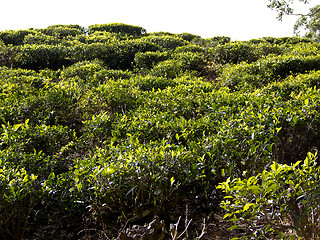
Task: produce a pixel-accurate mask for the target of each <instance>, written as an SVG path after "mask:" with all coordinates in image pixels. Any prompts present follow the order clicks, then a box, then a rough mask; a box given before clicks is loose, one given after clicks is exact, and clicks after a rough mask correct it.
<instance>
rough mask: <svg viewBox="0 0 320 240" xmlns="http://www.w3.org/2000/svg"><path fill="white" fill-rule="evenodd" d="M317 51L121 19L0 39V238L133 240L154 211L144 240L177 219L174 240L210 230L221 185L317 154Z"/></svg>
mask: <svg viewBox="0 0 320 240" xmlns="http://www.w3.org/2000/svg"><path fill="white" fill-rule="evenodd" d="M319 48H320V45H319V44H317V43H314V42H312V41H310V40H308V39H300V38H263V39H254V40H250V41H240V42H239V41H236V42H233V41H230V39H229V38H228V37H215V38H210V39H202V38H201V37H199V36H196V35H193V34H189V33H182V34H172V33H166V32H158V33H147V32H146V30H145V29H143V28H141V27H138V26H130V25H125V24H103V25H98V24H97V25H92V26H89V28H88V29H85V28H83V27H81V26H78V25H55V26H50V27H48V28H45V29H29V30H19V31H3V32H0V83H1V84H0V122H1V129H0V134H1V135H0V182H1V186H0V219H2V220H1V221H0V238H1V239H22V238H29V239H43V238H44V236H46V237H47V238H48V236H49V238H50V236H51V237H52V236H53V237H55V239H59V238H60V239H89V238H90V237H92V238H94V239H97V238H98V239H108V238H109V239H112V238H117V237H118V236H120V235H121V236H122V237H121V238H120V239H138V238H134V237H132V236H131V235H130V233H129V232H130V229H131V230H132V226H133V225H139V226H143V225H144V224H146V223H150V222H151V221H152V220H153V218H154V216H158V217H159V219H160V220H163V221H164V224H162V223H161V224H160V223H159V224H158V225H159V226H160V227H159V228H158V227H154V226H152V229H154V230H155V232H157V231H158V232H159V233H148V232H147V233H146V232H144V234H145V235H147V234H150V235H152V234H153V235H152V237H153V238H152V237H150V236H149V237H150V239H160V238H161V237H164V239H170V237H169V236H170V231H169V229H170V223H176V222H177V221H178V219H179V217H180V216H181V222H180V226H179V228H178V232H179V233H181V232H182V231H183V230H184V228H185V224H184V223H182V222H188V221H189V220H190V219H194V220H193V222H191V224H190V226H189V231H188V232H187V233H185V235H184V236H185V237H186V234H188V235H189V236H188V237H189V239H195V238H196V236H199V235H200V234H201V229H202V227H203V226H201V223H202V219H207V220H206V221H207V225H206V227H207V231H210V229H209V225H208V223H209V222H210V221H214V220H213V219H212V216H214V215H215V214H216V213H219V214H220V211H221V210H220V209H219V202H220V200H221V198H222V197H223V194H222V192H221V191H218V190H217V189H216V186H217V185H218V184H219V183H220V182H223V181H225V180H226V179H227V178H228V177H232V178H235V177H240V176H242V173H243V171H247V174H248V175H256V174H258V173H260V172H261V171H262V170H264V169H266V168H268V167H269V166H270V163H272V162H273V161H276V162H279V163H283V164H291V163H295V162H296V161H298V160H301V159H304V158H305V157H306V155H307V153H308V152H310V151H313V152H315V151H316V150H317V149H318V147H319V144H320V135H319V134H320V133H319V131H318V126H319V124H320V122H319V102H320V95H319V84H320V82H319V79H320V55H319ZM208 221H209V222H208ZM163 228H164V229H166V231H162V230H163ZM141 229H142V230H141V231H142V232H143V231H146V230H143V228H142V227H141ZM132 231H133V230H132ZM141 231H140V233H141ZM172 231H173V230H172ZM156 234H158V235H156ZM130 236H131V237H130ZM107 237H108V238H107ZM143 239H145V238H143ZM146 239H149V238H146ZM172 239H174V238H172ZM202 239H204V238H202Z"/></svg>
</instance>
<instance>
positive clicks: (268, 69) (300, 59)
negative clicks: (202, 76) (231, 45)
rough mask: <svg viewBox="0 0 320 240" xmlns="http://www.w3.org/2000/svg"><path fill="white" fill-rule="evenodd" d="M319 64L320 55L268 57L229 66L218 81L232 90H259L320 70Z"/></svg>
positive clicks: (223, 70) (224, 69)
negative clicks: (290, 76)
mask: <svg viewBox="0 0 320 240" xmlns="http://www.w3.org/2000/svg"><path fill="white" fill-rule="evenodd" d="M319 62H320V58H319V56H318V55H316V56H291V55H289V56H286V55H284V56H279V57H267V58H262V59H260V60H258V61H256V62H253V63H251V64H248V63H241V64H237V65H227V66H225V67H224V68H223V69H222V72H221V75H220V77H219V80H218V81H219V84H221V85H222V86H227V87H229V88H230V89H232V90H240V89H242V88H244V89H246V88H252V87H254V88H257V87H262V86H263V85H265V84H267V83H270V82H273V81H280V80H282V79H284V78H286V77H287V76H289V75H292V74H298V73H305V72H308V71H312V70H319Z"/></svg>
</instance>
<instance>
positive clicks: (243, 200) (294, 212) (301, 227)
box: [218, 153, 320, 239]
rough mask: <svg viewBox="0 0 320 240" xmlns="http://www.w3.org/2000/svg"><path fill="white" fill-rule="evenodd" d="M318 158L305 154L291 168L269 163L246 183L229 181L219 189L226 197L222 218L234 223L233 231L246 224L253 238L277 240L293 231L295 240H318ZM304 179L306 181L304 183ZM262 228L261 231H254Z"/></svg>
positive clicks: (236, 180) (244, 180) (247, 179)
mask: <svg viewBox="0 0 320 240" xmlns="http://www.w3.org/2000/svg"><path fill="white" fill-rule="evenodd" d="M316 160H317V154H312V153H308V156H307V157H306V159H305V160H304V161H303V162H302V161H298V162H296V163H295V164H293V165H281V164H278V163H272V164H271V166H270V168H269V169H268V170H264V171H263V172H262V173H260V174H258V175H256V176H250V175H249V176H250V177H249V176H247V178H245V179H240V178H237V179H230V178H228V179H227V181H225V182H223V183H221V184H220V185H219V186H218V188H220V189H222V190H223V191H224V192H225V193H226V195H227V196H226V197H225V200H224V201H222V203H221V205H222V207H223V208H224V209H226V210H227V213H226V214H225V218H228V219H230V221H232V222H233V223H234V227H232V228H233V229H236V228H239V223H240V222H245V226H246V235H245V236H243V239H248V237H249V235H252V236H253V237H254V238H259V237H262V236H263V237H266V236H269V237H271V236H272V235H271V234H274V232H276V233H278V237H279V238H283V237H284V233H283V232H284V231H286V230H287V229H293V230H294V231H295V234H294V235H296V237H300V238H304V239H316V238H318V237H319V234H320V233H319V230H318V229H319V226H318V221H314V220H315V219H318V218H319V211H317V209H318V208H319V194H318V187H319V186H318V185H319V167H318V166H317V162H316ZM306 179H307V181H306ZM260 224H262V225H263V226H262V227H256V226H257V225H260Z"/></svg>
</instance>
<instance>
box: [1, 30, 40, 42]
mask: <svg viewBox="0 0 320 240" xmlns="http://www.w3.org/2000/svg"><path fill="white" fill-rule="evenodd" d="M34 32H35V31H33V30H17V31H14V30H7V31H1V32H0V39H1V40H2V42H4V43H5V44H6V45H9V44H12V45H21V44H23V42H24V38H25V36H27V35H29V34H33V33H34Z"/></svg>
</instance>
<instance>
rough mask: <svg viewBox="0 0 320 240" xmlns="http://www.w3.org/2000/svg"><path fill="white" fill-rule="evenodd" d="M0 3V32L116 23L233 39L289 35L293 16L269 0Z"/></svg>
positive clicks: (24, 0) (5, 0)
mask: <svg viewBox="0 0 320 240" xmlns="http://www.w3.org/2000/svg"><path fill="white" fill-rule="evenodd" d="M0 3H1V4H0V31H1V30H9V29H13V30H16V29H28V28H44V27H47V26H50V25H54V24H79V25H81V26H83V27H87V26H89V25H92V24H98V23H99V24H100V23H115V22H120V23H126V24H131V25H137V26H140V27H143V28H145V29H146V30H147V32H149V33H150V32H156V31H165V32H171V33H182V32H188V33H192V34H196V35H200V36H201V37H203V38H209V37H214V36H229V37H231V39H232V40H249V39H252V38H261V37H268V36H271V37H283V36H292V34H293V30H292V29H293V25H294V22H295V21H296V19H297V18H296V17H293V16H286V17H284V19H283V21H282V22H279V21H278V20H276V16H277V13H276V12H275V11H272V10H270V9H269V8H267V4H268V0H193V1H190V0H158V1H153V0H86V1H83V0H54V1H52V0H0ZM301 7H305V6H302V5H301V6H300V8H301ZM308 8H309V6H308V7H307V9H308ZM301 10H302V9H301Z"/></svg>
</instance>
